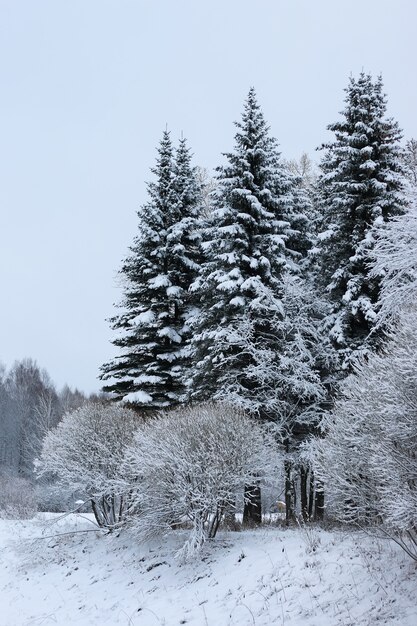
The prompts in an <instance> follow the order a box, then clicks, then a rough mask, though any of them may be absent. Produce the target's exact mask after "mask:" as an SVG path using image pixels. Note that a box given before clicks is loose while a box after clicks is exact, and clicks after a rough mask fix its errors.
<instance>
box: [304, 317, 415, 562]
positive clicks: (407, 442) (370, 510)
mask: <svg viewBox="0 0 417 626" xmlns="http://www.w3.org/2000/svg"><path fill="white" fill-rule="evenodd" d="M416 316H417V312H416V310H415V309H413V310H410V311H408V312H407V313H404V312H403V314H402V316H401V318H400V319H399V321H398V324H397V326H396V330H395V334H394V335H393V337H392V338H391V340H390V341H389V342H388V343H387V345H386V348H385V352H384V353H382V354H373V355H371V356H370V357H369V359H368V360H367V361H363V362H362V363H360V364H358V365H357V367H356V368H355V371H354V374H352V375H351V376H350V377H349V378H347V379H346V382H345V385H344V387H343V397H342V398H341V399H340V400H339V402H338V403H337V404H336V406H335V408H334V411H333V412H332V413H330V414H328V415H327V417H326V419H325V420H324V424H323V429H324V438H323V439H322V440H321V441H319V442H317V443H316V455H315V465H316V467H315V470H316V474H319V477H321V479H322V480H323V482H324V488H325V493H326V497H327V500H328V502H329V505H330V507H331V508H332V509H333V511H334V512H335V513H336V514H337V516H338V517H339V518H341V519H343V520H344V521H348V522H356V523H359V524H361V525H365V524H366V525H369V524H375V525H378V528H379V529H380V530H381V531H382V532H386V533H387V534H389V535H390V536H392V537H395V538H396V539H397V540H398V541H401V542H402V545H403V547H405V548H406V549H407V551H408V552H409V553H410V555H412V556H413V558H415V559H417V322H416V319H417V317H416ZM407 546H408V547H407Z"/></svg>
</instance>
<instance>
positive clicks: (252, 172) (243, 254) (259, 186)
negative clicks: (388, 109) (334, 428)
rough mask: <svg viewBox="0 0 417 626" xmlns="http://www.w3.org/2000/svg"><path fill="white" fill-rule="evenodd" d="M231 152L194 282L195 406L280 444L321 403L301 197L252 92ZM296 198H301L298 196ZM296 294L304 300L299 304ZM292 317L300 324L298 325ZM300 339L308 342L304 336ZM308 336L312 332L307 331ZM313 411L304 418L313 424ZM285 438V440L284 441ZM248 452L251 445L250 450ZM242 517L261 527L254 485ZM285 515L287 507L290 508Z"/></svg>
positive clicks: (221, 174) (220, 179) (222, 171)
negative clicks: (264, 424)
mask: <svg viewBox="0 0 417 626" xmlns="http://www.w3.org/2000/svg"><path fill="white" fill-rule="evenodd" d="M236 126H237V129H238V131H237V133H236V136H235V151H234V152H233V153H229V154H226V155H225V156H226V158H227V161H228V164H227V165H226V166H225V167H221V168H219V170H218V178H217V186H216V191H215V194H214V200H213V204H214V210H213V213H212V219H211V221H210V224H209V227H208V228H207V231H206V233H205V237H204V243H203V246H204V250H205V255H206V262H205V264H204V268H203V272H202V274H201V276H200V277H199V279H198V280H197V281H196V283H195V284H194V286H193V288H194V289H195V290H196V291H197V293H198V294H199V296H200V300H201V312H200V315H199V316H198V319H197V323H196V325H195V335H194V339H193V348H194V355H195V363H196V364H195V368H194V372H193V377H192V380H191V386H190V391H191V393H190V395H191V399H193V400H206V399H211V398H214V399H221V400H226V401H229V402H233V403H234V404H235V405H238V406H240V407H243V408H244V409H245V410H247V411H248V412H249V413H250V414H252V415H256V416H258V417H260V418H261V419H268V420H274V421H276V422H278V423H279V424H280V426H281V427H282V433H283V439H286V438H288V437H291V436H292V434H293V430H294V425H295V424H296V423H297V422H301V421H303V420H304V418H303V417H301V414H304V415H307V413H308V411H307V407H309V409H311V405H312V404H315V403H317V402H318V401H319V400H320V399H322V393H323V389H322V387H321V383H320V379H319V376H318V372H317V370H316V369H315V356H314V354H313V351H312V345H313V340H312V329H311V324H310V322H307V327H305V328H304V329H303V328H301V327H300V326H299V325H298V323H299V322H300V319H301V318H302V319H303V320H304V321H306V320H307V318H306V317H305V316H304V317H303V314H301V315H299V314H300V311H301V310H304V309H305V306H304V304H305V303H304V304H303V289H302V288H301V289H300V288H299V285H297V284H296V283H297V280H298V282H299V281H300V280H301V278H298V279H297V280H295V279H294V280H293V277H294V276H296V275H297V274H301V271H300V260H301V259H302V257H303V254H305V251H306V249H307V247H308V243H306V235H305V232H303V231H304V230H305V229H306V219H305V216H304V215H303V214H302V212H301V211H300V207H301V198H302V195H301V192H300V193H299V195H298V197H297V200H296V199H295V182H294V179H293V177H292V176H291V175H290V174H289V173H288V171H287V169H286V167H285V164H284V163H283V162H282V161H281V159H280V155H279V152H278V150H277V144H276V141H275V139H273V138H272V137H271V136H270V134H269V128H268V126H267V124H266V122H265V119H264V116H263V114H262V112H261V110H260V107H259V105H258V103H257V100H256V95H255V92H254V90H253V89H251V90H250V92H249V95H248V98H247V100H246V102H245V106H244V113H243V116H242V121H241V122H238V123H236ZM297 191H299V190H297ZM294 290H296V291H297V296H298V297H299V298H300V300H299V302H298V303H297V304H296V302H295V300H296V298H294V297H293V294H294ZM294 315H295V316H297V315H298V318H297V319H296V317H294ZM304 331H306V332H305V334H304ZM313 334H314V332H313ZM312 413H313V411H310V413H309V415H310V416H311V415H312ZM284 433H285V435H284ZM248 445H249V446H250V442H248ZM250 490H251V492H252V494H253V499H252V500H251V499H249V498H247V499H246V507H245V514H244V515H245V519H249V518H250V519H251V520H252V521H255V522H259V521H260V520H261V506H260V492H259V490H257V489H256V488H255V486H254V485H251V486H250ZM289 508H290V507H289Z"/></svg>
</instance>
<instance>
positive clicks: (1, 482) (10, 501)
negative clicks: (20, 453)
mask: <svg viewBox="0 0 417 626" xmlns="http://www.w3.org/2000/svg"><path fill="white" fill-rule="evenodd" d="M36 512H37V507H36V497H35V493H34V489H33V485H32V484H31V483H30V482H29V481H28V480H27V479H26V478H21V477H19V476H15V475H13V474H8V473H2V474H0V518H1V517H3V518H6V519H30V518H31V517H33V516H34V515H35V514H36Z"/></svg>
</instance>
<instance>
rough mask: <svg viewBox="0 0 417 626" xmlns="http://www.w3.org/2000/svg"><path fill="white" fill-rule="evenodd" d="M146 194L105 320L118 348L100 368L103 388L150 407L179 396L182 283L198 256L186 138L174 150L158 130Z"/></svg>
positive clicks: (185, 311)
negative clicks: (115, 304) (118, 293)
mask: <svg viewBox="0 0 417 626" xmlns="http://www.w3.org/2000/svg"><path fill="white" fill-rule="evenodd" d="M152 172H153V173H154V175H155V180H154V181H153V182H151V183H149V184H148V194H149V201H148V203H147V204H145V205H144V206H143V207H142V208H141V210H140V211H139V213H138V216H139V235H138V236H137V237H136V238H135V241H134V244H133V246H132V247H131V254H130V256H129V257H128V258H127V259H126V261H125V262H124V265H123V267H122V270H121V274H122V275H123V277H124V279H125V288H124V300H123V302H122V304H121V308H122V309H124V312H122V313H121V314H120V315H118V316H116V317H115V318H113V320H112V326H113V329H114V330H115V331H116V332H117V333H118V336H117V337H116V339H115V340H114V341H113V343H114V345H115V346H116V347H117V348H118V349H119V352H120V353H119V355H118V356H117V357H116V358H115V359H113V360H112V361H111V362H109V363H107V364H106V365H104V366H103V367H102V376H101V377H102V379H103V380H106V381H108V383H107V384H106V386H105V387H104V389H105V390H106V391H110V392H111V393H113V394H114V396H115V397H116V398H117V399H124V400H125V401H126V402H131V403H135V404H136V405H138V406H140V407H141V408H142V409H150V410H156V409H160V408H169V407H172V406H175V405H177V404H178V403H180V402H181V401H183V399H184V395H185V385H184V381H185V378H186V374H185V371H186V369H187V368H188V366H189V350H188V343H189V338H190V329H189V325H188V318H189V316H190V311H191V310H194V308H195V306H194V300H193V297H192V296H191V295H190V294H189V286H190V284H191V283H192V282H193V281H194V280H195V277H196V274H197V272H198V269H199V263H200V250H199V238H200V235H199V229H200V228H199V218H198V210H199V206H200V202H201V192H200V189H199V185H198V183H197V177H196V172H195V170H194V169H193V167H192V166H191V155H190V151H189V149H188V148H187V145H186V142H185V140H181V141H180V143H179V147H178V150H177V151H176V153H175V154H174V150H173V148H172V144H171V140H170V137H169V133H168V132H165V133H164V134H163V138H162V141H161V144H160V147H159V150H158V160H157V164H156V167H155V168H154V169H153V170H152Z"/></svg>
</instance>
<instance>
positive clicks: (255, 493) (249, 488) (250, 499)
mask: <svg viewBox="0 0 417 626" xmlns="http://www.w3.org/2000/svg"><path fill="white" fill-rule="evenodd" d="M243 523H244V524H245V525H247V526H255V525H258V524H262V503H261V487H260V484H259V481H256V483H254V484H252V485H246V486H245V506H244V509H243Z"/></svg>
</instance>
